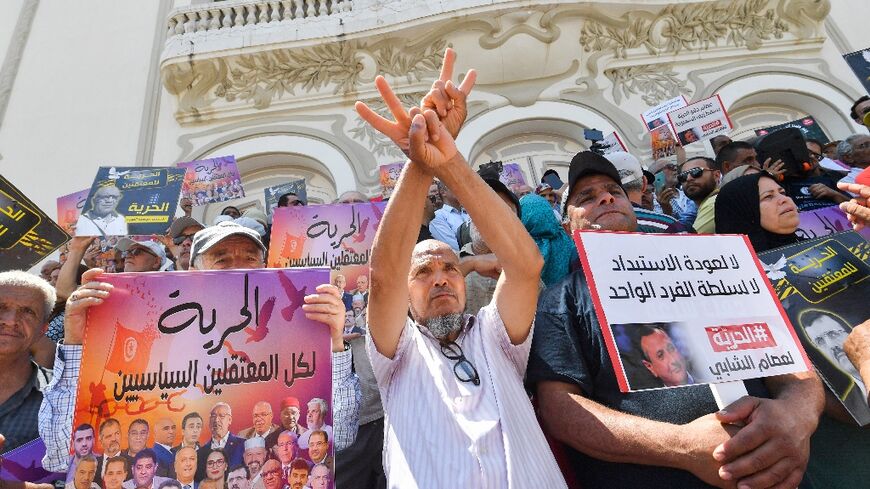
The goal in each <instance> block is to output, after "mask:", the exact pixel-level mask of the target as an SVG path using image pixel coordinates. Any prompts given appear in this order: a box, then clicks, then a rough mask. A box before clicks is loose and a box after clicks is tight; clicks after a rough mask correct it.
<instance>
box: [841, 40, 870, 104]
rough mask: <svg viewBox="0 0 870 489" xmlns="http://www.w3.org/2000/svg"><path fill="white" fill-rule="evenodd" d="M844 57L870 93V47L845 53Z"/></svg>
mask: <svg viewBox="0 0 870 489" xmlns="http://www.w3.org/2000/svg"><path fill="white" fill-rule="evenodd" d="M843 59H844V60H846V63H847V64H848V65H849V68H852V73H855V76H857V77H858V80H859V81H860V82H861V84H862V85H864V90H866V91H867V93H870V48H866V49H861V50H859V51H855V52H852V53H848V54H844V55H843Z"/></svg>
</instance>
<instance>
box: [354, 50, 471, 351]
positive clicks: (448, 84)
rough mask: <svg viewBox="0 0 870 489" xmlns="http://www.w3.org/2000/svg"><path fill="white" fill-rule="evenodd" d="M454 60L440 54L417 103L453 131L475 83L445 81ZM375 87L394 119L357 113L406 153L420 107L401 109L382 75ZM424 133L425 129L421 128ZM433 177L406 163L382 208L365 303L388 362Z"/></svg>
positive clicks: (362, 109)
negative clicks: (433, 77) (437, 70)
mask: <svg viewBox="0 0 870 489" xmlns="http://www.w3.org/2000/svg"><path fill="white" fill-rule="evenodd" d="M455 59H456V55H455V53H454V52H453V50H452V49H448V50H447V52H446V53H445V55H444V66H443V67H442V69H441V76H440V77H439V79H438V80H437V81H436V82H435V84H433V87H432V90H431V91H430V93H429V94H428V95H427V96H426V98H424V100H423V101H422V102H421V105H423V106H424V107H438V106H440V110H441V112H442V113H443V114H444V120H445V123H446V124H449V126H450V127H451V128H453V130H455V131H457V132H458V131H459V128H460V127H461V126H462V123H463V122H464V121H465V115H466V111H465V99H466V98H467V96H468V94H469V93H470V91H471V88H472V86H473V85H474V79H475V77H476V75H475V73H474V70H471V71H469V72H468V74H467V75H466V76H465V79H463V82H462V84H461V85H460V86H459V87H458V88H457V87H455V86H454V85H453V82H452V81H450V78H451V77H452V76H453V62H454V60H455ZM375 86H376V87H377V89H378V92H379V93H380V94H381V98H382V99H383V100H384V103H385V104H386V106H387V108H388V109H389V110H390V113H391V114H392V115H393V118H394V120H393V121H390V120H387V119H386V118H384V117H381V116H380V115H378V114H377V113H376V112H375V111H373V110H372V109H371V108H369V107H368V106H367V105H366V104H364V103H362V102H357V103H356V111H357V113H359V115H360V117H362V118H363V119H364V120H365V121H366V122H368V123H369V124H370V125H371V126H372V127H374V128H375V129H377V130H378V131H379V132H380V133H382V134H384V135H385V136H387V137H389V138H390V139H391V140H392V141H393V142H394V143H395V144H396V145H397V146H398V147H399V148H400V149H401V150H402V152H404V153H405V154H406V155H408V154H410V152H409V145H410V140H409V132H410V129H411V120H412V118H413V117H414V116H416V115H417V114H420V113H421V109H420V108H418V107H414V108H412V109H410V111H406V110H405V108H404V107H402V103H401V102H400V101H399V99H398V97H396V95H395V94H394V93H393V91H392V89H391V88H390V85H389V83H387V81H386V80H385V79H384V78H383V77H382V76H378V77H377V78H376V79H375ZM423 130H424V131H425V128H423ZM432 177H433V175H432V172H431V171H427V170H426V169H425V168H423V166H422V165H420V164H419V163H415V162H413V161H409V162H408V163H407V164H406V165H405V168H404V170H403V171H402V175H401V176H400V177H399V181H398V182H397V183H396V188H395V190H394V191H393V194H392V196H391V197H390V201H389V203H388V204H387V209H386V211H385V212H384V216H383V218H382V219H381V224H380V226H379V227H378V232H377V233H376V234H375V240H374V244H373V246H372V256H371V261H370V268H371V271H370V273H371V279H370V280H371V285H370V290H371V293H370V295H369V305H368V325H369V334H371V337H372V341H373V342H374V344H375V347H376V348H377V349H378V352H380V353H381V355H384V356H385V357H387V358H393V356H394V355H395V353H396V347H397V346H398V343H399V337H400V336H401V333H402V327H403V326H404V324H405V319H406V317H407V313H408V286H407V281H408V273H409V271H410V267H411V253H412V252H413V250H414V244H415V243H416V237H417V235H418V234H419V231H420V226H421V225H422V222H423V218H422V214H421V212H420V209H422V207H423V205H424V201H425V199H426V198H427V193H428V191H429V186H430V185H431V184H432Z"/></svg>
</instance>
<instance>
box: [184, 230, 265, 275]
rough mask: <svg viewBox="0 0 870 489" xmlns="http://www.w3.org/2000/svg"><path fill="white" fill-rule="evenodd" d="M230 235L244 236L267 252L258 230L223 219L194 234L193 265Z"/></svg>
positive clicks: (191, 253)
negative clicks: (197, 259)
mask: <svg viewBox="0 0 870 489" xmlns="http://www.w3.org/2000/svg"><path fill="white" fill-rule="evenodd" d="M230 236H244V237H246V238H248V239H250V240H251V241H253V242H254V243H256V244H257V246H259V247H260V249H261V250H263V253H265V252H266V247H265V246H263V242H262V241H260V235H259V234H257V232H256V231H254V230H253V229H250V228H246V227H245V226H242V225H241V224H238V223H235V222H233V221H222V222H219V223H217V224H215V225H214V226H209V227H207V228H205V229H202V230H200V231H199V232H198V233H196V234H195V235H194V236H193V244H192V245H191V246H190V263H191V265H192V264H193V262H194V260H196V257H197V256H199V255H201V254H203V253H205V252H207V251H208V250H209V249H211V247H212V246H214V245H216V244H218V243H220V242H221V241H223V240H225V239H227V238H229V237H230Z"/></svg>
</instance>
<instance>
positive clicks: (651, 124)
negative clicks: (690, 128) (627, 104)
mask: <svg viewBox="0 0 870 489" xmlns="http://www.w3.org/2000/svg"><path fill="white" fill-rule="evenodd" d="M687 105H689V102H688V101H687V100H686V97H684V96H683V95H680V96H679V97H674V98H672V99H670V100H665V101H664V102H662V103H660V104H659V105H656V106H655V107H653V108H651V109H649V110H647V111H646V112H644V113H643V114H641V115H640V120H642V121H643V123H644V125H645V126H646V128H647V130H648V131H652V130H653V129H655V128H657V127H662V126H667V125H668V112H671V111H674V110H677V109H681V108H683V107H685V106H687Z"/></svg>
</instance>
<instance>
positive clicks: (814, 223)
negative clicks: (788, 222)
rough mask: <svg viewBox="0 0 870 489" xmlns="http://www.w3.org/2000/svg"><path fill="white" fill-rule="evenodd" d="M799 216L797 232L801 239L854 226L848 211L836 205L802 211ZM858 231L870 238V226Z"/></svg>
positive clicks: (828, 233)
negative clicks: (847, 213)
mask: <svg viewBox="0 0 870 489" xmlns="http://www.w3.org/2000/svg"><path fill="white" fill-rule="evenodd" d="M798 216H799V217H800V224H798V228H797V231H795V233H796V234H797V235H798V237H799V238H801V239H815V238H820V237H822V236H829V235H831V234H836V233H839V232H842V231H848V230H849V229H851V228H852V223H850V222H849V219H848V218H847V217H846V213H845V212H843V211H842V210H840V207H839V206H836V205H832V206H830V207H823V208H821V209H816V210H813V211H806V212H801V213H799V214H798ZM858 233H859V234H860V235H861V236H864V238H866V239H870V228H866V227H865V228H863V229H861V231H858Z"/></svg>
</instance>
